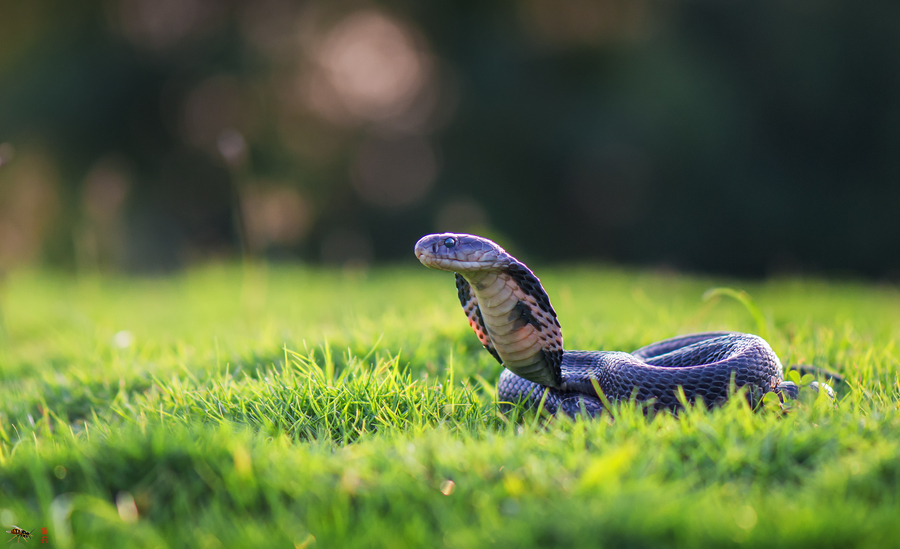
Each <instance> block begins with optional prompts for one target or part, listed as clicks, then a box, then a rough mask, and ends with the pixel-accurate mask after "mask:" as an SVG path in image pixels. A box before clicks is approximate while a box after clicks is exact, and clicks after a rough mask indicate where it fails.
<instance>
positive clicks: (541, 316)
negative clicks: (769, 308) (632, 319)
mask: <svg viewBox="0 0 900 549" xmlns="http://www.w3.org/2000/svg"><path fill="white" fill-rule="evenodd" d="M415 253H416V257H418V259H419V261H421V262H422V264H424V265H425V266H426V267H430V268H433V269H438V270H443V271H451V272H454V273H456V287H457V293H458V296H459V301H460V304H461V305H462V307H463V311H464V312H465V313H466V317H467V318H468V320H469V325H470V326H471V327H472V329H473V330H474V332H475V334H476V335H477V336H478V339H479V340H480V341H481V343H482V345H484V347H485V349H487V350H488V351H489V352H490V353H491V354H492V355H493V356H494V358H496V359H497V360H498V361H499V362H500V363H501V364H503V366H505V368H506V369H505V370H504V371H503V373H502V374H501V375H500V380H499V382H498V385H497V396H498V399H499V400H500V401H501V402H512V403H514V402H520V401H521V402H524V403H525V404H526V405H527V406H530V407H536V406H538V404H539V403H540V402H543V407H544V409H545V410H547V411H548V412H550V413H556V412H563V413H566V414H569V415H575V414H577V413H579V412H580V411H582V410H583V411H585V412H587V413H589V414H592V415H593V414H596V413H598V412H599V411H600V410H602V409H603V406H604V399H605V400H606V401H607V402H609V401H619V400H627V399H630V398H632V397H634V398H635V399H636V400H638V401H640V402H646V403H647V406H648V407H652V408H654V409H658V410H659V409H673V410H674V409H677V408H679V407H680V406H682V404H683V403H684V402H690V403H693V402H696V401H698V400H699V399H702V401H703V402H704V403H705V404H707V405H709V406H712V405H715V404H719V403H721V402H723V401H724V400H726V399H727V398H728V396H729V394H730V393H731V392H732V390H733V389H736V388H741V387H746V388H747V392H746V394H747V398H749V399H750V400H751V403H755V402H757V401H758V400H759V399H760V398H761V397H762V396H763V395H764V394H765V393H768V392H772V391H774V392H776V393H778V394H779V395H783V394H786V395H789V396H792V397H794V396H796V394H797V387H796V385H794V384H793V383H791V382H787V381H784V378H783V371H782V367H781V363H780V362H779V360H778V357H777V356H776V355H775V353H774V352H773V351H772V348H771V347H770V346H769V344H768V343H766V341H765V340H763V339H762V338H760V337H758V336H755V335H752V334H742V333H733V332H706V333H699V334H691V335H685V336H680V337H675V338H672V339H667V340H664V341H660V342H657V343H654V344H651V345H648V346H646V347H642V348H640V349H638V350H636V351H634V352H632V353H625V352H616V351H567V350H564V348H563V338H562V330H561V327H560V324H559V321H558V320H557V317H556V312H555V311H554V310H553V307H552V306H551V304H550V298H549V297H548V296H547V293H546V292H545V291H544V288H543V286H542V285H541V283H540V280H539V279H538V278H537V277H536V276H535V275H534V273H532V272H531V270H530V269H529V268H528V267H526V266H525V264H523V263H522V262H520V261H518V260H517V259H515V258H514V257H512V256H511V255H510V254H508V253H507V252H506V251H505V250H504V249H503V248H501V247H500V246H498V245H497V244H495V243H494V242H492V241H490V240H488V239H486V238H482V237H479V236H474V235H467V234H454V233H443V234H433V235H428V236H425V237H423V238H422V239H420V240H419V241H418V242H417V243H416V247H415ZM732 384H733V385H732ZM598 389H599V390H600V392H598Z"/></svg>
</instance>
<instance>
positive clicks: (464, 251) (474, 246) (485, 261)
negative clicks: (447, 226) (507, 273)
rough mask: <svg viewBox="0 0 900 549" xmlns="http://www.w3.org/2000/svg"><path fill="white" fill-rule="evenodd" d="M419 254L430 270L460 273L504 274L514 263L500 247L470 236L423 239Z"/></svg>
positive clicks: (427, 237)
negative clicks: (499, 272)
mask: <svg viewBox="0 0 900 549" xmlns="http://www.w3.org/2000/svg"><path fill="white" fill-rule="evenodd" d="M415 253H416V258H418V260H419V261H420V262H421V263H422V265H425V266H426V267H429V268H431V269H437V270H440V271H450V272H456V273H466V272H474V271H497V270H502V269H503V268H505V267H508V266H509V264H510V262H511V261H512V257H511V256H510V255H509V254H507V253H506V251H505V250H503V248H501V247H500V246H497V245H496V244H494V243H493V242H491V241H490V240H488V239H486V238H481V237H479V236H474V235H470V234H457V233H440V234H430V235H427V236H423V237H422V238H420V239H419V241H418V242H416V247H415Z"/></svg>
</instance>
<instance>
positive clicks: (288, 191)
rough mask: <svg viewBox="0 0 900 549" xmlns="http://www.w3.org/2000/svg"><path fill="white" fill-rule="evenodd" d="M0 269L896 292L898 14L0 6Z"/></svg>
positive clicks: (563, 2) (899, 237)
mask: <svg viewBox="0 0 900 549" xmlns="http://www.w3.org/2000/svg"><path fill="white" fill-rule="evenodd" d="M0 13H2V17H0V269H10V268H16V267H19V266H23V265H25V266H27V265H44V266H51V267H55V268H63V269H74V270H78V269H87V270H98V269H99V270H111V271H120V270H121V271H130V272H165V271H168V270H172V269H178V268H181V267H184V266H188V265H191V264H195V263H197V262H207V261H219V260H232V259H237V258H240V257H241V256H242V255H243V256H249V257H257V258H268V259H272V260H278V259H282V258H283V259H287V260H301V261H307V262H322V263H326V264H336V265H351V266H358V265H367V264H371V263H373V262H382V261H397V260H403V261H406V262H411V261H414V259H413V256H412V246H413V243H414V242H415V241H416V240H417V239H418V238H419V237H420V236H422V235H423V234H426V233H429V232H436V231H444V230H453V231H466V232H478V233H481V234H485V235H488V236H492V237H495V238H497V239H500V240H501V241H502V242H503V243H504V244H507V245H508V247H509V248H510V249H511V250H512V251H515V252H517V253H522V254H523V257H524V258H525V259H528V260H532V259H534V260H540V261H572V260H575V261H592V260H603V261H616V262H622V263H626V264H632V265H643V266H650V267H654V268H674V269H680V270H688V271H707V272H714V273H727V274H737V275H741V276H767V275H776V274H781V273H796V272H801V273H816V274H826V275H835V274H836V275H840V276H845V275H851V276H867V277H874V278H878V279H888V280H896V279H898V278H900V215H898V206H900V184H898V183H900V3H898V2H896V0H882V1H879V0H872V1H870V2H865V3H853V2H837V1H828V0H788V1H784V0H782V1H778V2H774V1H760V2H705V1H677V0H670V1H651V0H515V1H513V0H508V1H503V2H487V1H455V2H414V1H395V2H355V1H338V2H335V1H324V0H323V1H292V0H254V1H246V2H239V1H237V0H107V1H99V0H98V1H91V0H55V1H54V0H45V1H41V2H37V1H33V0H0Z"/></svg>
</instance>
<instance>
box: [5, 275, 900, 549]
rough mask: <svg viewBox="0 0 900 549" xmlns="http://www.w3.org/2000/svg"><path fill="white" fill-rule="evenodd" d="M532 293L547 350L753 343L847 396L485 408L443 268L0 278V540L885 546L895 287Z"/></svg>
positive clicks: (588, 287)
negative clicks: (589, 408) (654, 410)
mask: <svg viewBox="0 0 900 549" xmlns="http://www.w3.org/2000/svg"><path fill="white" fill-rule="evenodd" d="M538 274H540V275H542V277H543V278H542V280H543V282H544V284H545V286H546V288H547V290H548V293H549V294H550V297H551V300H552V301H553V303H554V305H555V307H556V309H557V312H558V314H559V318H560V319H561V322H562V325H563V331H564V334H565V337H566V347H567V348H570V349H608V350H623V349H624V350H630V349H634V348H637V347H639V346H642V345H645V344H647V343H651V342H653V341H656V340H659V339H662V338H665V337H669V336H673V335H677V334H681V333H687V332H693V331H701V330H714V329H728V330H741V331H750V332H761V331H765V332H767V333H768V337H769V341H770V343H771V344H772V346H773V348H774V349H775V351H776V352H777V353H778V355H779V356H780V357H781V359H782V362H783V363H784V364H798V363H803V364H813V365H816V366H822V367H826V368H830V369H832V370H835V371H837V372H839V373H841V374H843V375H844V376H846V380H847V381H846V383H844V384H842V385H840V386H839V387H836V389H837V391H838V394H839V400H838V402H837V404H836V405H833V404H831V403H830V402H828V401H826V400H822V399H819V400H817V399H816V398H815V396H814V395H811V394H805V395H804V396H803V398H802V399H801V401H800V402H798V403H796V404H795V405H794V406H793V407H792V408H791V409H790V410H789V412H788V413H787V414H783V413H781V412H780V411H778V410H775V409H763V410H758V411H752V410H749V409H748V408H747V405H746V404H745V403H744V401H743V400H742V399H734V400H733V401H732V402H730V403H729V404H728V405H726V406H724V407H722V408H719V409H716V410H712V411H706V410H700V409H691V410H688V411H686V412H684V413H682V414H680V415H679V416H677V417H676V416H673V415H670V414H658V415H656V416H654V417H645V416H644V415H643V414H642V413H641V412H640V411H638V410H636V409H635V407H634V406H631V405H629V404H627V403H625V404H622V405H617V406H616V407H615V408H614V409H613V410H611V413H610V414H609V415H605V416H603V417H601V418H598V419H595V420H583V419H577V420H569V419H566V418H540V417H535V415H534V414H533V413H529V412H525V411H523V410H521V409H514V410H513V411H512V412H510V413H508V414H501V413H499V412H498V409H497V405H496V402H495V396H494V385H495V383H496V380H497V377H498V375H499V373H500V367H499V366H498V365H497V364H496V363H495V362H494V361H493V359H492V358H491V357H490V356H489V355H488V354H487V353H486V352H484V351H483V349H481V348H480V345H479V344H478V342H477V340H476V338H475V336H474V335H473V334H472V333H471V332H470V331H469V328H468V326H467V324H466V322H465V320H464V317H463V313H462V312H461V311H460V310H459V305H458V303H457V302H456V296H455V290H454V287H453V280H452V277H450V276H449V275H446V274H444V273H436V272H430V271H426V270H424V269H421V268H381V269H375V270H371V271H368V272H362V271H346V272H345V271H335V270H332V271H329V270H314V269H306V268H297V267H282V266H279V267H275V266H270V267H266V266H264V265H261V266H257V267H255V268H252V269H248V270H246V271H245V270H243V269H241V268H234V267H209V268H205V269H198V270H194V271H191V272H188V273H186V274H183V275H179V276H174V277H167V278H157V279H149V278H144V279H129V278H117V277H99V276H96V277H81V278H70V277H64V276H59V275H54V274H50V273H46V272H33V271H32V272H27V271H23V272H15V273H12V274H11V275H10V276H9V277H8V278H7V280H6V282H5V285H4V287H3V289H2V293H0V312H2V318H3V323H2V324H3V325H4V326H5V330H3V331H2V333H0V522H2V525H3V526H4V529H8V527H9V525H10V524H11V523H14V524H17V525H19V526H21V527H23V528H26V529H32V528H36V529H37V531H36V532H34V538H32V540H31V542H32V543H35V542H37V543H40V542H41V541H46V542H47V543H48V544H50V545H55V546H57V547H63V548H65V547H117V548H120V547H182V546H185V547H187V546H190V547H236V546H254V547H259V546H274V547H405V546H426V547H437V546H447V547H472V546H479V545H498V546H504V547H532V546H551V545H552V546H571V547H580V546H583V547H598V546H601V547H623V546H628V547H674V546H684V547H704V548H705V547H710V546H739V545H740V546H766V547H798V546H816V547H889V546H895V547H896V546H900V521H898V520H897V517H898V516H900V411H898V403H900V370H898V359H900V351H898V349H897V348H896V341H897V340H898V336H900V293H898V291H897V289H896V288H894V287H890V286H871V285H865V284H858V283H853V282H825V281H816V280H793V279H784V280H773V281H769V282H766V283H758V284H751V283H742V282H740V281H733V280H718V279H703V278H691V277H686V276H675V275H670V274H659V273H646V272H632V271H625V270H620V269H613V268H602V267H587V266H586V267H574V268H561V267H557V268H547V269H539V270H538ZM717 286H728V287H733V288H741V289H743V290H745V291H746V292H748V294H740V293H737V292H727V291H717V292H710V293H709V294H707V298H708V299H707V300H702V299H701V297H702V296H703V295H704V293H705V292H706V291H707V290H708V289H710V288H713V287H717ZM748 295H749V296H752V302H749V301H747V299H748V298H747V296H748ZM732 298H735V299H732ZM737 298H741V299H743V300H744V302H745V303H744V304H743V305H742V303H741V300H740V299H737ZM748 303H749V304H750V305H751V306H750V307H747V306H745V305H746V304H748ZM43 528H45V529H46V534H43V533H42V529H43ZM44 536H45V537H44Z"/></svg>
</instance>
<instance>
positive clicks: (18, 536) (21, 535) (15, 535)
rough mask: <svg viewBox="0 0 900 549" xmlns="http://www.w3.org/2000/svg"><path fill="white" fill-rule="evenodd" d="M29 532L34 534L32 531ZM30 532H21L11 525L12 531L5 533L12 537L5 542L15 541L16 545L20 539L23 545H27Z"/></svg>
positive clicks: (21, 530)
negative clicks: (23, 541) (23, 542)
mask: <svg viewBox="0 0 900 549" xmlns="http://www.w3.org/2000/svg"><path fill="white" fill-rule="evenodd" d="M31 532H34V530H32V531H31ZM31 532H29V531H28V530H23V529H21V528H19V527H18V526H16V525H15V524H13V525H12V529H11V530H7V531H6V533H7V534H12V536H13V537H11V538H9V539H8V540H6V543H9V542H11V541H12V540H16V543H19V540H20V539H24V540H25V543H28V538H30V537H31Z"/></svg>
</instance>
